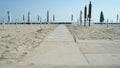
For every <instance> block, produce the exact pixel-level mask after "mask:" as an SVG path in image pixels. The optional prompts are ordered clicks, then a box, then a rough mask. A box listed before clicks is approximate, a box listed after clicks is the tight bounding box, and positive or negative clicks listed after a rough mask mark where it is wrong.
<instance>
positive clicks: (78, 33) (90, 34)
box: [67, 25, 120, 40]
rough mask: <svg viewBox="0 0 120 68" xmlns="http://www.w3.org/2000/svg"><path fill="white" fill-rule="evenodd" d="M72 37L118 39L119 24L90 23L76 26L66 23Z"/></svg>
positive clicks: (119, 35)
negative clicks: (89, 24) (90, 24)
mask: <svg viewBox="0 0 120 68" xmlns="http://www.w3.org/2000/svg"><path fill="white" fill-rule="evenodd" d="M67 27H68V29H69V31H70V32H71V34H72V35H73V37H74V39H76V40H77V39H78V40H120V27H119V26H109V27H107V26H105V25H92V26H91V27H89V26H85V27H84V26H80V25H79V26H78V25H67Z"/></svg>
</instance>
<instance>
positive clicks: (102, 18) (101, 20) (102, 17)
mask: <svg viewBox="0 0 120 68" xmlns="http://www.w3.org/2000/svg"><path fill="white" fill-rule="evenodd" d="M104 20H105V19H104V14H103V11H101V13H100V22H101V23H102V22H104Z"/></svg>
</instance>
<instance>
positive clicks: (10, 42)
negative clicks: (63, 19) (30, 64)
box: [0, 24, 57, 64]
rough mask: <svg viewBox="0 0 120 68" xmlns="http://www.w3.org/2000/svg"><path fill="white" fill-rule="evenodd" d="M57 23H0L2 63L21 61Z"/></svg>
mask: <svg viewBox="0 0 120 68" xmlns="http://www.w3.org/2000/svg"><path fill="white" fill-rule="evenodd" d="M56 27H57V25H45V24H42V25H41V26H40V25H39V24H36V25H34V24H33V25H32V24H29V25H26V24H24V25H17V26H16V25H14V24H13V25H4V26H3V25H0V64H6V63H8V64H9V63H14V62H18V61H20V60H21V59H22V58H23V57H24V56H25V55H26V54H28V53H29V52H30V51H31V50H33V49H34V48H36V47H37V46H39V45H40V43H41V42H42V41H43V39H44V38H45V37H46V36H47V35H48V34H49V33H50V32H52V31H53V30H54V29H55V28H56Z"/></svg>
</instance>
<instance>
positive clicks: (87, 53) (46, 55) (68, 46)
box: [0, 25, 120, 68]
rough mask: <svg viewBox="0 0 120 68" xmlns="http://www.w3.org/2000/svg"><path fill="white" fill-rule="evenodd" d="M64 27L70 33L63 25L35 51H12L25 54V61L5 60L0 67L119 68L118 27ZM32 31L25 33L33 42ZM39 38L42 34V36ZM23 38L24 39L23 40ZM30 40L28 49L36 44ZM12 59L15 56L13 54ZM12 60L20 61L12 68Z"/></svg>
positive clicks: (22, 59) (119, 44)
mask: <svg viewBox="0 0 120 68" xmlns="http://www.w3.org/2000/svg"><path fill="white" fill-rule="evenodd" d="M31 26H33V25H31ZM67 26H68V28H69V30H70V32H71V33H70V32H69V31H68V29H67V28H66V27H65V26H64V25H61V26H59V27H58V28H57V29H56V30H54V31H53V32H51V33H50V34H49V35H48V36H47V37H46V38H45V39H44V41H43V42H42V43H41V44H40V45H39V46H38V47H36V48H35V49H34V48H32V51H31V52H30V51H29V50H28V48H26V47H23V48H18V50H23V49H24V48H26V49H25V50H27V51H23V52H19V51H17V52H16V51H13V52H15V54H14V55H15V56H17V54H16V53H18V54H19V55H22V54H21V53H23V54H26V53H28V54H27V55H26V56H24V55H23V56H24V58H20V59H15V58H14V59H11V58H10V59H8V60H7V59H6V60H7V65H6V62H5V61H1V65H0V67H1V68H5V67H6V68H13V67H15V68H120V38H119V37H120V36H119V35H120V30H119V27H114V26H111V27H108V28H107V27H106V26H91V27H82V28H81V27H80V26H73V25H67ZM30 28H31V27H30ZM38 28H39V26H38ZM22 31H23V30H22ZM26 31H28V30H26ZM34 31H36V30H34V29H33V31H30V33H29V32H27V34H30V35H28V36H31V37H30V38H32V39H33V40H34V41H35V38H34V36H35V35H37V34H35V33H36V32H35V33H34V34H31V33H32V32H34ZM18 32H19V31H18ZM23 33H24V32H23ZM11 34H12V32H11ZM71 34H72V35H71ZM3 35H4V34H2V35H1V36H3ZM12 35H13V34H12ZM39 35H41V33H40V34H39ZM10 36H11V35H10ZM15 36H16V35H15ZM28 36H27V37H28ZM72 36H73V37H72ZM8 37H9V36H8ZM40 37H41V36H40ZM42 37H43V36H42ZM22 38H23V39H24V37H22ZM28 39H29V38H28ZM32 39H31V40H32ZM31 40H29V41H31ZM33 40H32V41H33ZM39 40H40V39H39ZM74 40H75V41H76V42H75V41H74ZM17 41H18V40H17ZM32 41H31V42H27V43H30V44H29V45H30V46H31V44H33V45H35V44H36V42H35V43H32ZM38 42H39V41H38ZM14 43H15V42H14ZM7 51H9V50H7ZM24 52H25V53H24ZM29 52H30V53H29ZM12 54H13V53H11V54H10V53H7V52H5V54H4V55H8V56H6V57H9V56H10V55H12ZM11 57H14V56H13V55H12V56H11ZM4 59H5V58H4ZM14 60H17V61H18V62H19V61H20V62H19V63H14V64H13V67H11V64H10V63H12V62H15V61H14ZM9 64H10V65H9ZM14 65H15V66H14Z"/></svg>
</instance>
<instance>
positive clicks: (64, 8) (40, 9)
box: [0, 0, 120, 22]
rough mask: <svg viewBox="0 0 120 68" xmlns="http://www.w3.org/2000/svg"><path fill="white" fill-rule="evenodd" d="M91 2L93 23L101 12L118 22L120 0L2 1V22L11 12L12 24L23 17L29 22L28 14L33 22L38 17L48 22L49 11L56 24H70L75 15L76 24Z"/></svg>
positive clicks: (0, 14) (0, 13)
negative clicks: (8, 12) (85, 7)
mask: <svg viewBox="0 0 120 68" xmlns="http://www.w3.org/2000/svg"><path fill="white" fill-rule="evenodd" d="M90 1H91V2H92V20H93V22H99V17H100V12H101V11H103V13H104V17H105V20H107V19H109V20H110V21H111V20H113V21H114V22H116V18H117V14H119V15H120V7H119V6H120V4H119V3H120V0H0V22H2V20H3V18H5V22H7V11H10V12H11V15H12V22H15V21H16V19H17V21H22V17H23V15H25V19H26V21H27V15H28V12H30V14H31V19H32V22H37V16H38V15H39V16H40V17H41V19H42V21H46V18H47V17H46V15H47V10H49V13H50V19H51V21H52V17H53V14H54V15H55V21H56V22H69V21H71V15H72V14H73V16H74V22H76V21H77V19H78V18H79V14H80V11H84V6H85V5H87V6H88V4H89V2H90ZM83 15H84V14H83Z"/></svg>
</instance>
